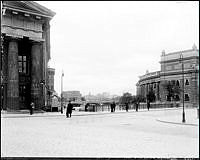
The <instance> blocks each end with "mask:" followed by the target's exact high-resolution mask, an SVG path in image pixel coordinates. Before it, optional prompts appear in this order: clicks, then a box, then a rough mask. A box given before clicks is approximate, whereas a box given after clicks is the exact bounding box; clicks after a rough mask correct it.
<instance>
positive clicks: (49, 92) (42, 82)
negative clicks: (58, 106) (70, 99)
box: [40, 80, 51, 105]
mask: <svg viewBox="0 0 200 160" xmlns="http://www.w3.org/2000/svg"><path fill="white" fill-rule="evenodd" d="M40 84H42V85H44V86H45V88H46V90H47V93H48V96H49V98H48V99H49V100H48V101H47V102H49V103H47V105H50V94H51V91H50V90H49V88H48V86H47V85H46V84H45V81H44V80H41V81H40Z"/></svg>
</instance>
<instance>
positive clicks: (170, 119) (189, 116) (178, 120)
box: [1, 107, 199, 126]
mask: <svg viewBox="0 0 200 160" xmlns="http://www.w3.org/2000/svg"><path fill="white" fill-rule="evenodd" d="M163 110H176V111H179V112H180V114H179V115H178V116H177V115H174V116H163V117H155V119H156V120H157V121H159V122H162V123H171V124H181V125H192V126H198V125H199V118H197V109H195V108H186V109H185V119H186V122H185V123H182V116H180V115H182V108H181V107H179V108H156V109H150V110H149V111H147V110H146V109H140V110H139V111H138V112H154V111H163ZM133 112H136V111H135V110H129V112H126V111H125V110H116V111H115V112H114V113H111V112H109V111H104V112H101V111H99V112H85V111H73V113H72V116H89V115H102V114H123V113H127V114H128V113H133ZM29 113H30V112H29V110H21V111H17V112H7V111H1V118H17V117H18V118H25V117H30V116H31V117H44V116H45V117H54V116H55V117H56V116H65V110H64V112H63V114H61V113H60V112H44V111H34V114H33V115H30V114H29ZM194 115H196V116H194Z"/></svg>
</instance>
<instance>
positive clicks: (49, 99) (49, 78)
mask: <svg viewBox="0 0 200 160" xmlns="http://www.w3.org/2000/svg"><path fill="white" fill-rule="evenodd" d="M54 75H55V69H54V68H50V67H48V68H47V88H48V94H47V95H46V96H47V97H46V99H47V101H46V102H47V103H46V104H45V105H47V106H49V105H51V102H52V97H53V94H54V93H55V90H54Z"/></svg>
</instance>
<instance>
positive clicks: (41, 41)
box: [0, 1, 55, 110]
mask: <svg viewBox="0 0 200 160" xmlns="http://www.w3.org/2000/svg"><path fill="white" fill-rule="evenodd" d="M1 2H2V3H1V5H2V6H1V7H2V14H1V22H2V24H1V65H0V66H1V92H0V93H1V108H3V109H6V110H20V109H29V106H30V103H31V102H34V103H35V108H36V109H41V108H42V107H43V106H44V104H45V98H44V97H45V95H46V92H47V90H46V87H45V86H44V85H42V83H41V82H44V83H46V81H47V74H48V73H47V63H48V61H49V59H50V24H49V22H50V20H51V19H52V18H53V17H54V16H55V13H54V12H53V11H51V10H49V9H47V8H45V7H43V6H41V5H39V4H38V3H36V2H33V1H1Z"/></svg>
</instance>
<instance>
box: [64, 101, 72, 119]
mask: <svg viewBox="0 0 200 160" xmlns="http://www.w3.org/2000/svg"><path fill="white" fill-rule="evenodd" d="M72 108H73V105H72V104H71V101H69V103H68V105H67V112H66V116H67V118H68V117H71V115H72Z"/></svg>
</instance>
